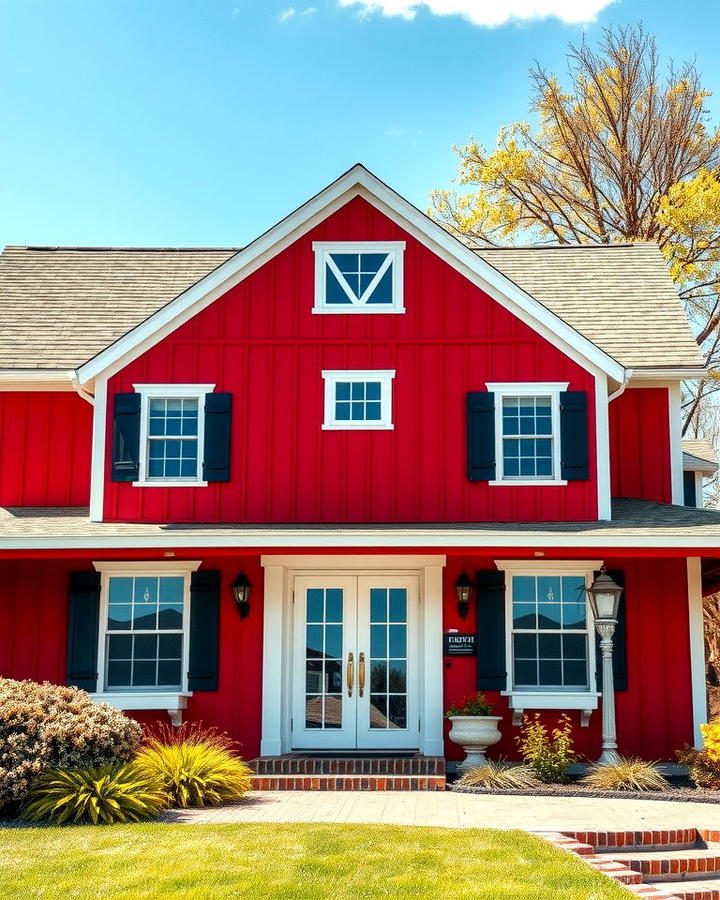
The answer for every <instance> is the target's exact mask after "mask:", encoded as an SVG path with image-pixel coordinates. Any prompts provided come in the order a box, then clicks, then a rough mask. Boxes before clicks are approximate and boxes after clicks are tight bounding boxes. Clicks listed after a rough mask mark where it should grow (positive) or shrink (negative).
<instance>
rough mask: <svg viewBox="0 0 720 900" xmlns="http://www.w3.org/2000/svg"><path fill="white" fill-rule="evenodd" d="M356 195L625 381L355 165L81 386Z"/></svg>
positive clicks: (106, 358)
mask: <svg viewBox="0 0 720 900" xmlns="http://www.w3.org/2000/svg"><path fill="white" fill-rule="evenodd" d="M356 196H362V197H364V198H365V199H367V200H368V202H370V203H371V204H373V205H374V206H376V207H377V208H379V209H381V210H382V211H384V212H386V214H387V215H389V216H390V217H391V218H392V219H393V220H394V221H395V222H397V223H398V224H399V225H400V226H401V227H403V228H405V229H407V230H408V231H410V232H411V233H412V234H413V235H414V236H415V237H417V238H418V239H419V240H420V241H422V243H423V244H424V245H425V246H427V247H429V248H430V249H431V250H433V252H435V253H436V254H437V255H438V256H441V257H442V258H444V259H445V260H447V261H448V262H450V263H451V264H452V265H454V267H455V268H457V269H458V270H459V271H460V272H462V273H463V274H464V275H466V277H468V278H469V279H470V280H471V281H472V282H473V283H474V284H477V285H479V286H480V287H481V288H482V289H483V290H485V291H486V292H487V293H488V294H489V295H490V296H491V297H493V298H494V299H496V300H497V301H498V302H500V303H501V304H502V305H503V306H505V307H506V308H507V309H509V310H510V312H511V313H513V314H514V315H516V316H518V317H519V318H520V319H522V320H524V321H526V322H528V319H529V320H530V322H529V324H530V326H531V327H532V328H534V329H535V330H536V331H537V332H538V333H539V334H541V335H542V336H544V337H547V338H549V339H550V340H552V342H553V343H554V344H555V345H556V346H558V347H560V349H561V351H562V352H564V353H567V355H568V356H570V357H571V358H573V359H575V360H577V361H579V362H580V364H581V365H582V366H583V367H584V368H586V369H588V370H591V371H595V370H597V369H600V370H602V371H604V372H605V373H606V374H607V375H609V376H610V377H611V378H613V379H614V380H616V381H618V382H621V381H623V379H624V373H625V369H624V367H623V366H622V365H621V364H620V363H618V362H617V361H616V360H614V359H613V358H612V357H611V356H609V355H608V354H607V353H605V352H604V351H603V350H601V349H600V348H599V347H598V346H597V345H595V344H594V343H592V341H590V340H588V338H586V337H584V336H583V335H581V334H580V333H579V332H578V331H576V330H575V329H573V328H572V327H571V326H570V325H568V324H567V323H566V322H565V321H563V320H562V319H561V318H560V317H559V316H557V315H555V314H554V313H552V312H551V311H550V310H549V309H548V308H547V307H546V306H544V305H543V304H542V303H540V302H539V301H538V300H536V299H535V298H534V297H531V296H530V295H529V294H528V293H526V292H525V291H523V290H522V289H521V288H519V287H518V286H517V285H516V284H514V283H513V282H512V281H511V280H510V279H509V278H507V277H506V276H504V275H502V274H501V273H500V272H499V271H498V270H497V269H495V268H493V267H492V266H491V265H490V264H489V263H487V262H485V260H483V259H482V258H481V257H480V256H478V255H477V254H476V253H474V252H473V251H472V250H471V249H470V248H469V247H466V246H465V245H464V244H463V243H462V242H461V241H459V240H458V239H457V238H455V237H453V236H452V235H450V234H449V233H448V232H447V231H445V229H443V228H442V227H441V226H440V225H438V224H437V223H436V222H433V221H432V220H431V219H430V218H429V217H428V216H426V215H424V214H423V213H421V212H420V210H418V209H417V208H416V207H414V206H412V204H410V203H408V201H407V200H405V199H404V198H403V197H401V196H400V195H399V194H397V193H396V192H395V191H393V190H392V189H391V188H389V187H388V186H387V185H385V184H383V182H381V181H380V180H379V179H378V178H376V177H375V176H374V175H372V174H371V173H370V172H368V170H367V169H365V168H364V167H363V166H361V165H356V166H353V168H352V169H350V170H349V171H348V172H346V173H345V174H344V175H342V176H341V177H340V178H338V179H337V180H336V181H335V182H333V183H332V184H331V185H329V186H328V187H327V188H325V189H324V190H323V191H321V192H320V193H319V194H317V195H315V196H314V197H313V198H311V199H310V200H308V201H307V202H306V203H305V204H303V205H302V206H301V207H300V208H299V209H297V210H296V211H295V212H293V213H291V214H290V215H289V216H287V217H286V218H285V219H283V220H282V221H281V222H279V223H278V224H277V225H275V226H273V228H271V229H270V230H269V231H267V232H265V234H263V235H261V236H260V237H259V238H257V239H256V240H255V241H253V242H252V243H251V244H250V245H249V246H247V247H246V248H245V249H244V250H241V251H239V252H238V253H236V254H235V255H234V256H232V257H231V258H230V259H229V260H227V261H226V262H225V263H223V264H222V265H220V266H218V268H216V269H214V270H213V271H212V272H211V273H209V274H208V275H206V276H205V277H204V278H202V279H200V281H198V282H197V283H196V284H194V285H193V286H191V287H190V288H188V289H187V290H186V291H183V293H182V294H180V295H179V296H178V297H176V298H175V299H174V300H172V301H171V302H170V303H168V304H166V305H165V306H164V307H162V309H160V310H158V311H157V312H156V313H154V314H153V315H151V316H150V317H149V318H147V319H146V320H145V321H144V322H142V323H141V324H139V325H137V326H136V327H135V328H133V329H132V330H131V331H129V332H128V333H127V334H126V335H124V336H123V337H121V338H119V339H118V340H117V341H115V342H114V343H113V344H111V345H110V346H109V347H106V348H105V349H104V350H102V351H101V352H100V353H98V354H97V356H95V357H94V358H93V359H91V360H89V361H88V362H87V363H85V364H84V365H83V366H81V367H80V369H79V370H78V375H79V378H80V381H81V382H82V383H83V384H84V383H87V382H88V381H89V380H91V379H92V378H94V377H95V376H97V375H99V374H100V373H101V372H104V371H106V370H107V371H113V370H115V371H116V370H117V369H118V368H122V366H123V365H126V364H127V363H128V362H130V361H131V360H132V359H135V358H136V357H137V356H138V355H140V353H142V352H144V350H146V349H147V348H148V347H150V346H152V345H153V344H155V343H157V342H158V341H159V340H161V339H162V338H163V337H164V336H165V335H166V334H169V333H170V332H171V331H173V330H174V329H176V328H177V327H178V326H179V325H181V324H182V323H183V322H184V321H187V320H188V319H189V318H191V317H192V316H193V315H195V314H197V313H198V312H199V311H200V310H201V309H204V308H205V307H206V306H208V305H209V304H210V303H212V302H213V301H214V300H215V299H216V298H217V297H219V296H221V295H222V294H223V293H225V292H226V291H228V290H229V289H230V288H231V287H234V286H235V285H236V284H237V283H238V282H239V281H241V280H242V279H243V278H246V277H247V276H248V275H249V274H250V273H251V272H253V271H255V270H256V269H257V268H259V266H261V265H263V264H264V263H265V262H267V261H268V260H269V259H271V258H272V257H273V256H275V255H276V254H277V253H279V252H280V251H281V250H282V249H283V248H284V247H285V246H287V245H288V244H289V243H291V242H292V241H293V240H296V239H297V238H298V237H300V236H301V234H304V233H306V232H307V231H308V230H309V229H310V228H312V227H313V225H315V224H316V223H317V222H319V221H321V220H322V219H324V218H326V217H327V216H328V215H330V214H331V213H332V212H333V211H335V210H336V209H339V208H340V207H341V206H342V205H344V204H345V203H346V202H348V201H349V200H350V199H352V198H353V197H356Z"/></svg>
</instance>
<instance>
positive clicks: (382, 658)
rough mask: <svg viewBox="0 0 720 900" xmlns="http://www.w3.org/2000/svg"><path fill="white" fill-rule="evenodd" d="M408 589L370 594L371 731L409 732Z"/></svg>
mask: <svg viewBox="0 0 720 900" xmlns="http://www.w3.org/2000/svg"><path fill="white" fill-rule="evenodd" d="M407 606H408V597H407V588H372V589H371V591H370V728H371V729H374V730H377V729H389V728H407V633H408V622H407V615H408V613H407Z"/></svg>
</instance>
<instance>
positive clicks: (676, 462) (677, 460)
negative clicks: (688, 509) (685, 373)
mask: <svg viewBox="0 0 720 900" xmlns="http://www.w3.org/2000/svg"><path fill="white" fill-rule="evenodd" d="M667 392H668V427H669V430H670V484H671V488H672V492H671V496H672V502H673V503H677V504H678V505H680V506H682V504H683V502H684V500H685V490H684V486H683V459H682V398H681V394H680V382H679V381H676V382H674V383H671V384H668V386H667Z"/></svg>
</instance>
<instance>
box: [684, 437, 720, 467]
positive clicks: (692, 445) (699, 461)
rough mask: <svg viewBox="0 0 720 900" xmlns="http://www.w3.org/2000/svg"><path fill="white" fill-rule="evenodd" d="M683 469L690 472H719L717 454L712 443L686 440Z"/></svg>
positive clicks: (694, 439)
mask: <svg viewBox="0 0 720 900" xmlns="http://www.w3.org/2000/svg"><path fill="white" fill-rule="evenodd" d="M682 450H683V469H685V470H686V471H690V472H709V473H712V472H717V468H718V463H717V453H716V452H715V448H714V447H713V445H712V444H711V443H710V441H703V440H700V439H697V438H686V439H685V440H684V441H683V442H682Z"/></svg>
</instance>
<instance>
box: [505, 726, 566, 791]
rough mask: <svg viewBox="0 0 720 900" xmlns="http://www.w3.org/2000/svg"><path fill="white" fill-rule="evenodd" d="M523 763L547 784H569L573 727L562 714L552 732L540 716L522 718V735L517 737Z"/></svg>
mask: <svg viewBox="0 0 720 900" xmlns="http://www.w3.org/2000/svg"><path fill="white" fill-rule="evenodd" d="M515 740H516V742H517V745H518V747H519V749H520V755H521V756H522V758H523V760H524V761H525V762H526V763H527V764H528V765H529V766H530V767H531V768H532V770H533V771H534V772H535V775H536V776H537V778H538V779H539V780H540V781H542V782H544V783H545V784H566V783H567V782H568V774H567V771H568V767H569V766H570V763H572V762H573V761H574V759H575V754H574V753H573V749H572V747H573V738H572V724H571V722H570V717H569V716H567V715H565V714H563V715H561V716H560V719H559V721H558V724H557V725H556V726H555V728H553V730H552V731H551V732H549V731H548V729H547V727H546V726H545V725H543V723H542V722H541V721H540V713H535V715H534V716H533V717H532V718H530V717H529V716H523V723H522V726H521V729H520V734H519V735H518V737H516V738H515Z"/></svg>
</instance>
